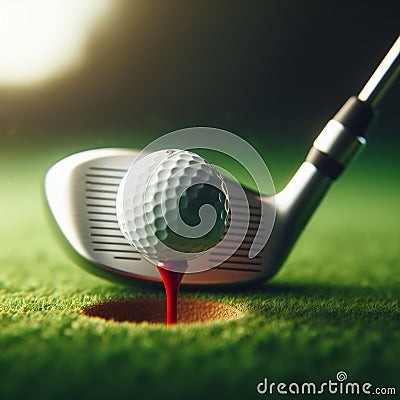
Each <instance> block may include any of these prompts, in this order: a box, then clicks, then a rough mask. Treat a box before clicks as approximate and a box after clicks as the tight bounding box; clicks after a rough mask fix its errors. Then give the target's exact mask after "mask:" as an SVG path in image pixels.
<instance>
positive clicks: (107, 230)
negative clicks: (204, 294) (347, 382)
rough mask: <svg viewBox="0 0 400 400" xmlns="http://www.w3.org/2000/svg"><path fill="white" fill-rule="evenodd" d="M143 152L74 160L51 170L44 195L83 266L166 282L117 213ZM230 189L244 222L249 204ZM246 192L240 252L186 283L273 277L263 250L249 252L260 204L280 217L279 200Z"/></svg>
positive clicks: (106, 152) (108, 152)
mask: <svg viewBox="0 0 400 400" xmlns="http://www.w3.org/2000/svg"><path fill="white" fill-rule="evenodd" d="M138 154H139V151H137V150H130V149H97V150H89V151H85V152H82V153H78V154H74V155H72V156H69V157H67V158H65V159H63V160H61V161H59V162H58V163H56V164H55V165H54V166H53V167H52V168H51V169H50V170H49V171H48V173H47V175H46V178H45V196H46V199H47V204H48V206H49V210H50V212H51V215H52V217H53V219H54V221H55V222H56V226H57V227H58V230H59V232H60V233H61V237H62V240H63V242H64V244H65V245H66V246H67V248H68V249H69V252H70V253H71V254H72V255H73V256H74V258H75V259H77V262H78V264H79V265H80V266H83V267H86V268H87V269H89V270H90V271H91V272H94V273H96V274H97V275H101V276H105V277H107V278H111V279H112V278H126V279H128V280H129V279H141V280H146V281H153V282H161V279H160V277H159V274H158V272H157V270H156V268H155V267H154V265H153V264H151V263H150V262H149V261H147V260H146V259H145V258H143V257H142V256H141V255H140V254H139V253H138V252H136V251H135V249H134V248H132V247H131V246H130V245H129V243H128V242H127V240H126V239H125V238H124V236H123V234H122V233H121V231H120V229H119V226H118V221H117V216H116V212H115V200H116V194H117V191H118V187H119V184H120V182H121V180H122V178H123V176H124V174H125V172H126V171H127V169H128V168H129V166H130V165H131V163H132V162H133V160H134V159H135V157H136V156H137V155H138ZM228 187H229V188H228V190H229V193H230V202H231V213H234V215H235V216H236V220H237V222H236V223H237V224H240V223H241V221H242V220H243V221H244V219H242V218H241V217H242V215H241V214H244V211H245V209H246V208H247V205H246V204H242V203H241V200H240V198H239V197H240V196H237V197H236V196H235V192H236V191H237V190H243V189H242V187H240V186H238V185H237V184H236V183H234V182H231V181H230V182H229V184H228ZM244 191H245V194H246V197H247V199H248V208H249V212H250V216H249V226H248V230H247V234H246V237H245V239H244V240H243V242H242V243H241V245H240V248H239V249H238V250H236V251H235V252H234V254H233V255H232V256H230V257H229V258H228V259H227V260H226V261H225V262H223V263H222V264H221V265H217V266H216V267H214V268H212V269H210V270H207V271H204V272H200V273H189V274H186V276H185V278H184V282H183V283H184V284H186V285H218V284H220V285H224V284H235V283H236V284H240V283H244V282H251V281H256V280H262V279H265V278H267V277H268V276H271V275H272V274H273V272H274V271H273V270H272V269H271V266H270V264H269V262H267V260H266V257H265V256H266V253H265V252H264V251H261V252H260V253H259V254H257V255H256V256H255V257H254V258H249V257H248V253H249V249H250V247H251V245H252V243H253V241H254V239H255V236H256V232H257V230H258V228H259V225H260V210H261V202H265V204H267V210H270V212H271V215H272V214H273V216H275V204H274V200H275V199H274V197H270V198H268V197H260V196H259V195H258V194H257V193H255V192H253V191H251V190H250V189H247V188H244ZM232 220H233V219H232V218H231V221H232ZM231 224H232V222H231ZM231 228H232V229H231V230H230V238H231V239H229V238H225V239H226V244H227V247H229V245H230V243H232V245H233V243H234V242H235V240H236V238H235V235H236V229H235V226H231ZM218 251H221V249H218ZM226 251H229V248H227V249H226ZM209 257H210V258H211V259H212V258H213V257H215V258H216V259H218V254H217V253H213V252H212V251H211V252H210V255H209ZM211 261H212V260H211Z"/></svg>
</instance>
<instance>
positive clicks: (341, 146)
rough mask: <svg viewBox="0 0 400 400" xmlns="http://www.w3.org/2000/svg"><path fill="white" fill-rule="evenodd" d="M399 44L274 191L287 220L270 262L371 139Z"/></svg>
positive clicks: (281, 216)
mask: <svg viewBox="0 0 400 400" xmlns="http://www.w3.org/2000/svg"><path fill="white" fill-rule="evenodd" d="M399 49H400V39H397V41H396V43H395V44H394V46H393V47H392V49H391V50H390V51H389V52H388V54H387V55H386V57H385V58H384V60H383V61H382V63H381V64H380V66H379V67H378V68H377V70H376V72H375V73H374V74H373V75H372V77H371V79H370V80H369V81H368V83H367V84H366V85H365V87H364V89H362V91H361V92H360V95H359V96H358V97H357V96H352V97H350V98H349V100H348V101H347V102H346V103H345V104H344V106H343V107H342V108H341V109H340V110H339V112H338V113H337V114H336V115H335V116H334V117H333V118H332V119H331V120H330V121H329V122H328V123H327V124H326V126H325V127H324V129H323V130H322V131H321V133H320V134H319V135H318V137H317V138H316V139H315V141H314V143H313V146H312V147H311V150H310V152H309V153H308V155H307V157H306V160H305V162H303V164H302V165H301V166H300V168H299V169H298V171H297V172H296V174H295V175H294V176H293V177H292V179H291V180H290V181H289V183H288V184H287V185H286V187H285V188H284V189H283V190H282V191H281V192H280V193H278V194H277V195H276V204H277V206H278V218H277V221H278V222H279V221H285V224H283V223H281V226H278V228H279V229H278V228H276V229H274V230H275V232H274V233H275V234H274V235H273V238H272V239H274V240H273V241H272V242H273V243H272V242H271V243H272V244H271V247H275V250H276V249H277V248H278V247H279V246H281V247H282V249H280V250H279V251H276V254H278V255H279V259H276V260H273V261H272V262H271V265H274V266H275V265H278V266H279V265H281V264H282V263H283V261H284V259H285V257H286V255H287V254H289V252H290V249H291V248H292V246H293V244H294V243H295V242H296V240H297V237H298V236H299V235H300V233H301V232H302V231H303V228H304V227H305V225H306V224H307V223H308V221H309V220H310V218H311V216H312V215H313V213H314V211H315V209H316V208H317V207H318V205H319V204H320V203H321V201H322V199H323V197H324V196H325V194H326V192H327V191H328V189H329V187H330V186H331V184H332V182H333V181H334V180H335V179H336V178H338V177H339V176H340V174H341V173H342V172H343V171H344V169H345V168H346V167H347V166H348V165H349V164H350V162H351V161H352V160H353V159H354V158H355V157H356V156H357V155H358V154H359V152H360V151H361V149H362V148H363V147H364V146H365V144H366V143H367V141H366V139H365V135H366V131H367V129H368V126H369V125H370V123H371V121H372V119H373V117H374V106H375V105H376V104H377V103H378V102H379V101H380V100H381V99H382V97H383V95H384V93H385V92H386V90H387V89H388V88H389V86H390V85H391V84H392V83H393V82H394V79H395V77H396V75H398V72H399ZM278 225H279V224H278ZM282 243H284V245H282Z"/></svg>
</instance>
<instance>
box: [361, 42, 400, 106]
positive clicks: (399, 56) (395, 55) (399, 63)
mask: <svg viewBox="0 0 400 400" xmlns="http://www.w3.org/2000/svg"><path fill="white" fill-rule="evenodd" d="M399 73H400V36H399V37H398V38H397V40H396V41H395V42H394V44H393V46H392V48H391V49H390V50H389V51H388V53H387V54H386V56H385V57H384V59H383V60H382V62H381V63H380V64H379V66H378V68H377V69H376V70H375V72H374V73H373V74H372V76H371V78H369V80H368V82H367V83H366V84H365V86H364V87H363V89H362V90H361V91H360V93H359V94H358V99H359V100H361V101H364V102H367V103H370V104H371V105H372V106H373V107H376V106H377V105H378V103H379V102H380V101H381V100H382V98H383V96H384V95H385V93H386V91H387V90H388V89H389V87H390V86H391V85H392V83H393V82H394V80H395V79H396V78H397V76H398V75H399Z"/></svg>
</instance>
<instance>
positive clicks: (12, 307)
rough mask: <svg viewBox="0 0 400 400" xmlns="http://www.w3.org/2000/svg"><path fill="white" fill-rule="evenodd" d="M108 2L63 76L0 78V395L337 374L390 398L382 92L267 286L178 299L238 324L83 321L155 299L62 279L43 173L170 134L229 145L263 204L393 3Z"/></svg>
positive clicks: (333, 106)
mask: <svg viewBox="0 0 400 400" xmlns="http://www.w3.org/2000/svg"><path fill="white" fill-rule="evenodd" d="M71 1H72V0H71ZM109 2H110V4H111V6H110V8H109V9H108V11H107V13H106V14H105V15H103V16H102V17H101V18H100V19H99V21H98V23H96V24H95V25H94V26H93V27H92V29H91V30H88V32H86V42H85V46H84V47H83V50H82V54H81V60H80V62H79V63H76V64H74V65H73V66H72V67H70V68H67V67H65V68H64V69H62V70H61V71H59V72H57V71H55V72H54V73H52V74H49V76H48V77H45V78H43V79H42V80H38V81H34V82H30V83H29V84H26V83H20V84H17V83H15V82H14V83H12V84H11V81H10V82H7V79H6V78H4V76H3V77H1V68H0V82H1V83H0V135H1V136H0V138H1V142H0V144H1V147H0V187H1V188H2V189H1V198H0V207H1V209H2V218H1V229H0V326H1V332H0V398H4V399H10V398H25V397H30V398H38V399H39V398H40V399H43V398H52V399H53V398H71V397H74V398H86V399H88V398H96V399H99V398H109V397H111V396H114V397H115V396H117V397H122V396H124V397H129V398H160V397H161V396H163V395H165V397H166V398H174V397H175V398H187V397H190V398H204V397H210V398H216V397H218V398H230V399H236V398H237V399H242V398H258V397H259V395H257V393H256V391H255V388H256V385H257V383H258V382H260V381H261V380H262V379H263V378H264V377H268V378H269V379H270V380H271V381H275V382H279V381H285V382H291V381H297V382H303V381H314V380H315V381H316V382H322V381H327V380H328V379H334V377H335V376H336V373H337V372H338V371H339V370H344V371H346V372H347V374H348V376H349V380H351V381H356V380H358V381H360V382H364V381H370V382H372V383H373V384H374V386H375V387H376V386H396V385H397V389H398V390H397V392H398V393H399V391H400V386H399V380H398V376H399V373H400V370H399V367H398V354H400V333H399V332H400V329H399V328H400V324H399V295H400V290H399V287H400V286H399V284H400V278H399V276H400V275H399V272H400V250H399V245H398V243H399V239H400V227H399V212H400V206H399V201H398V199H399V192H400V189H399V185H398V171H399V167H400V161H399V159H398V151H397V149H398V144H399V141H398V137H399V130H400V124H399V121H398V109H399V104H400V82H397V84H396V85H395V86H394V87H393V89H392V90H391V92H389V93H388V95H387V97H386V98H385V99H384V101H383V102H382V105H381V115H380V118H379V119H378V120H377V122H376V123H375V124H374V127H373V132H372V133H371V137H370V139H369V144H368V146H367V149H366V151H365V152H364V153H363V154H362V155H361V157H360V158H359V159H358V160H357V162H356V163H355V164H354V165H352V166H351V168H350V169H349V171H347V172H346V173H345V174H344V175H343V177H342V178H341V179H340V181H339V182H338V183H336V184H335V185H334V187H333V188H332V189H331V191H330V193H329V195H328V197H327V198H326V200H325V201H324V203H323V204H322V205H321V207H320V208H319V210H318V211H317V214H316V216H315V218H314V219H313V220H312V221H311V223H310V225H309V226H308V228H307V230H306V231H305V233H304V234H303V236H302V237H301V239H300V241H299V243H298V245H297V246H296V248H295V249H294V252H293V253H292V255H291V256H290V258H289V260H288V262H287V263H286V264H285V266H284V267H283V268H282V270H281V271H280V272H279V274H278V275H277V276H276V277H275V278H274V280H273V281H272V282H269V283H265V284H264V285H262V286H260V287H258V288H255V289H252V290H246V291H240V290H235V291H232V292H220V291H214V292H207V291H203V292H200V291H195V292H188V291H184V292H183V296H188V297H201V298H212V299H217V300H221V301H225V302H228V303H229V304H232V305H235V306H237V307H238V308H239V309H241V310H243V311H244V312H245V317H244V318H242V319H240V320H237V321H232V322H220V323H210V324H205V325H193V326H178V327H176V328H173V329H167V328H165V327H161V326H149V325H138V326H135V325H132V324H115V323H112V322H105V321H101V320H93V319H87V318H85V317H83V316H82V315H81V313H80V309H81V307H82V306H83V305H88V304H92V303H93V302H96V301H101V300H107V299H121V298H131V297H138V296H146V297H148V296H157V297H162V296H163V293H162V291H160V290H157V289H154V290H153V289H144V288H142V287H140V286H132V287H124V286H120V285H116V284H113V283H108V282H106V281H103V280H100V279H98V278H96V277H93V276H90V275H89V274H87V273H86V272H84V271H83V270H81V269H79V268H78V267H76V266H75V265H73V263H72V262H71V261H70V260H69V259H68V258H67V256H66V255H65V254H64V253H63V252H62V250H61V249H60V248H59V247H58V245H57V243H56V241H55V238H54V237H53V233H52V231H51V230H50V229H49V226H48V224H47V220H46V214H45V211H44V209H45V207H44V202H43V196H42V185H43V179H44V175H45V173H46V170H47V169H48V168H49V167H50V166H51V165H52V164H53V163H54V162H56V161H57V160H59V159H60V158H62V157H64V156H66V155H68V154H71V153H73V152H77V151H81V150H85V149H88V148H95V147H109V146H110V147H118V146H128V147H138V148H140V147H143V146H145V145H146V144H148V143H149V142H150V141H151V140H153V139H155V138H157V137H159V136H160V135H162V134H164V133H167V132H170V131H172V130H175V129H180V128H183V127H188V126H214V127H219V128H222V129H226V130H229V131H231V132H233V133H236V134H238V135H240V136H242V137H243V138H245V139H247V140H248V141H249V142H250V143H251V144H252V145H253V146H254V147H255V148H256V149H257V150H258V151H259V152H260V154H261V155H262V156H263V158H264V160H265V161H266V163H267V165H268V166H269V168H270V170H271V174H272V176H273V177H274V180H275V184H276V187H277V189H281V188H282V187H283V186H284V184H285V183H286V182H287V180H288V179H289V178H290V176H291V175H292V174H293V173H294V171H295V170H296V168H297V167H298V165H299V163H300V162H301V161H302V159H303V158H304V156H305V154H306V152H307V150H308V147H309V146H310V145H311V143H312V141H313V139H314V137H315V135H316V134H317V133H318V132H319V130H320V129H321V128H322V127H323V125H324V124H325V122H326V121H327V119H329V118H330V117H331V116H332V115H333V114H334V113H335V112H336V110H337V109H338V108H339V107H340V106H341V104H342V103H343V102H344V101H345V100H346V98H347V97H348V96H349V95H351V94H353V93H355V92H357V90H358V89H359V88H360V87H361V86H362V84H363V83H364V82H365V80H366V78H367V77H368V76H369V74H370V73H371V72H372V71H373V69H374V67H375V66H376V64H377V63H378V62H379V61H380V59H381V58H382V56H383V55H384V53H385V52H386V50H387V49H388V48H389V46H390V45H391V43H392V42H393V41H394V39H395V38H396V37H397V35H398V34H399V23H398V21H399V13H400V5H399V2H397V1H389V0H386V1H385V0H384V1H381V2H379V3H377V2H372V1H356V0H352V1H310V0H307V1H303V2H297V1H294V0H293V1H288V0H284V1H275V0H274V1H265V2H261V1H248V2H245V1H237V2H231V1H229V2H228V1H218V2H211V1H204V2H196V3H195V2H185V1H169V2H163V1H156V0H155V1H129V2H128V1H122V0H109ZM39 3H40V2H37V3H36V4H37V5H38V4H39ZM41 3H43V4H45V1H44V0H43V1H42V0H41ZM72 3H73V2H72ZM72 3H71V4H72ZM21 4H22V2H21ZM5 5H7V1H4V2H2V3H0V40H1V42H0V43H2V44H4V43H8V44H10V43H13V42H12V40H13V38H12V37H10V36H7V35H6V33H7V32H8V31H7V30H6V29H1V28H2V26H6V22H7V21H8V23H10V20H7V18H6V17H7V7H6V6H5ZM65 7H67V6H66V5H65ZM78 11H79V10H78ZM21 12H22V11H21ZM43 13H44V20H42V21H46V8H43ZM35 15H36V14H35ZM77 20H78V19H77ZM17 22H18V21H17ZM56 22H57V21H56ZM60 23H61V21H60ZM2 24H3V25H2ZM42 25H43V26H44V27H45V28H46V26H47V25H46V24H43V23H42ZM56 25H57V24H55V26H56ZM50 28H51V27H49V29H50ZM51 29H53V28H51ZM51 29H50V31H49V34H48V35H47V37H51V36H52V35H53V36H57V34H56V33H54V32H52V31H51ZM54 29H56V28H54ZM73 31H74V24H71V32H73ZM55 32H56V31H55ZM27 40H28V42H27V44H26V45H27V46H34V45H35V44H34V43H30V42H29V34H27ZM14 48H15V52H18V51H20V50H22V49H21V48H18V46H14ZM0 49H1V50H0V63H1V61H2V59H1V57H2V56H4V54H5V53H1V51H2V49H3V47H0ZM39 56H40V54H39V53H38V54H36V57H39ZM32 62H33V61H32ZM278 398H279V397H278ZM388 398H389V397H388Z"/></svg>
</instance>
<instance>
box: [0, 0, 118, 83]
mask: <svg viewBox="0 0 400 400" xmlns="http://www.w3.org/2000/svg"><path fill="white" fill-rule="evenodd" d="M113 3H114V1H113V0H0V85H26V84H32V83H36V82H38V81H42V80H44V79H47V78H50V77H52V76H55V75H57V74H60V73H61V72H62V71H64V70H65V69H67V68H70V67H72V66H74V65H77V64H78V63H79V61H80V60H81V59H82V56H83V55H84V50H85V45H86V44H87V42H88V39H89V36H90V32H91V30H92V29H93V28H94V26H95V24H96V22H98V21H99V19H100V18H101V17H103V16H105V15H106V14H107V12H108V11H109V10H110V9H111V6H112V5H113Z"/></svg>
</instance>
